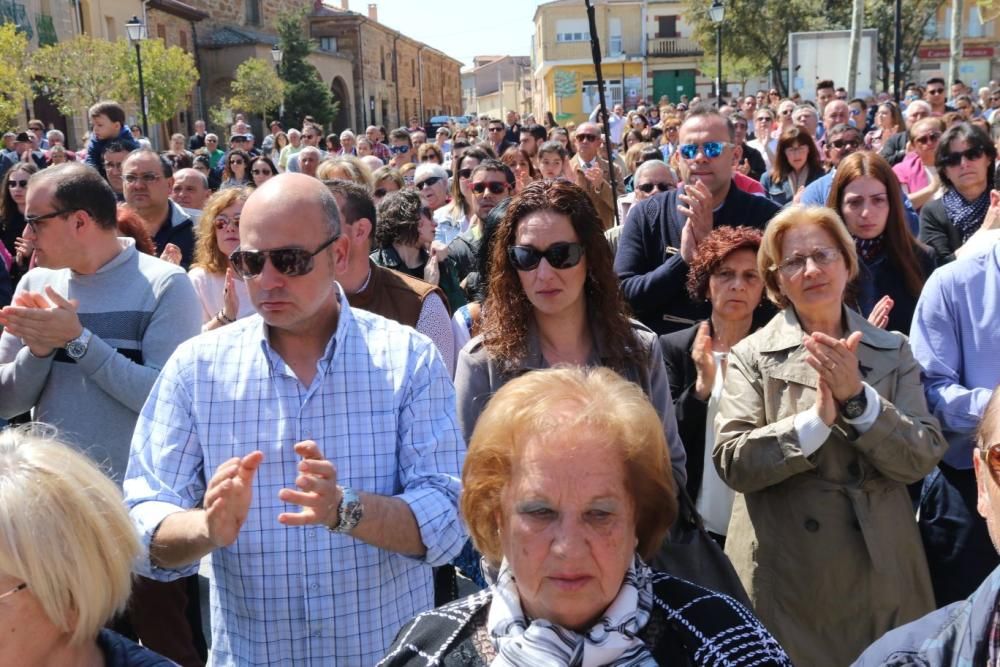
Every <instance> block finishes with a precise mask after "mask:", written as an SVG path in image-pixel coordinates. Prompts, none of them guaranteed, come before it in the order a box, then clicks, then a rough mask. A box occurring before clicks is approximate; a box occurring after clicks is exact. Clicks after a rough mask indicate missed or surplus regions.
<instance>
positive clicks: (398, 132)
mask: <svg viewBox="0 0 1000 667" xmlns="http://www.w3.org/2000/svg"><path fill="white" fill-rule="evenodd" d="M389 139H390V141H391V140H392V139H399V140H400V141H405V142H406V145H407V146H410V147H411V148H412V147H413V138H412V137H411V136H410V133H409V132H407V131H406V130H405V129H403V128H401V127H397V128H396V129H395V130H393V131H392V132H390V133H389Z"/></svg>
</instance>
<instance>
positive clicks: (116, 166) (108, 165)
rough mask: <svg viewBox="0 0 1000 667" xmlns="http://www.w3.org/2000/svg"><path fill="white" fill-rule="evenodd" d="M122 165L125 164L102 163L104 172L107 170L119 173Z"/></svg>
mask: <svg viewBox="0 0 1000 667" xmlns="http://www.w3.org/2000/svg"><path fill="white" fill-rule="evenodd" d="M123 164H125V162H124V161H122V162H105V163H104V171H107V170H108V169H114V170H115V171H121V170H122V165H123Z"/></svg>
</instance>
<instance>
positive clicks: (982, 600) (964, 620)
mask: <svg viewBox="0 0 1000 667" xmlns="http://www.w3.org/2000/svg"><path fill="white" fill-rule="evenodd" d="M998 592H1000V568H997V569H995V570H993V574H991V575H990V576H989V577H987V578H986V581H984V582H983V583H982V585H980V586H979V588H977V589H976V591H975V592H974V593H973V594H972V595H971V596H969V598H968V599H967V600H960V601H959V602H953V603H952V604H950V605H948V606H947V607H942V608H941V609H938V610H937V611H933V612H931V613H929V614H927V615H926V616H924V617H923V618H918V619H917V620H915V621H913V622H912V623H907V624H906V625H904V626H903V627H900V628H896V629H895V630H893V631H891V632H887V633H886V634H885V635H883V637H882V638H881V639H879V640H878V641H877V642H875V643H874V644H872V645H871V646H869V647H868V649H867V650H866V651H865V652H864V653H862V654H861V657H860V658H858V660H857V662H855V663H854V666H853V667H875V666H876V665H880V666H883V667H903V666H904V665H905V666H906V667H977V666H978V665H985V664H986V659H987V642H986V633H987V631H988V628H989V624H990V616H991V615H992V614H993V606H994V605H995V604H996V600H997V594H998Z"/></svg>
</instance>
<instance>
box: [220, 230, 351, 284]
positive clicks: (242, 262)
mask: <svg viewBox="0 0 1000 667" xmlns="http://www.w3.org/2000/svg"><path fill="white" fill-rule="evenodd" d="M339 238H340V234H337V235H335V236H331V237H330V238H329V239H327V240H326V242H324V243H323V245H321V246H320V247H318V248H316V250H315V251H314V252H309V251H308V250H303V249H302V248H276V249H275V250H240V249H236V250H234V251H233V254H231V255H230V256H229V261H230V262H231V263H232V265H233V270H234V271H236V273H238V274H239V276H240V277H241V278H243V279H244V280H249V279H251V278H254V277H256V276H259V275H260V273H261V271H263V270H264V264H265V262H266V261H267V259H268V258H269V257H270V258H271V264H272V266H274V268H275V270H276V271H277V272H278V273H280V274H282V275H284V276H289V277H294V276H304V275H305V274H307V273H309V272H310V271H312V270H313V264H314V262H313V257H315V256H316V255H318V254H319V253H321V252H322V251H323V250H325V249H326V248H327V247H329V246H330V244H331V243H333V242H334V241H336V240H337V239H339Z"/></svg>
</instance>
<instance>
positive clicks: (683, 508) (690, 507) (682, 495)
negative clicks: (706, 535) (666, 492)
mask: <svg viewBox="0 0 1000 667" xmlns="http://www.w3.org/2000/svg"><path fill="white" fill-rule="evenodd" d="M678 490H679V492H678V494H677V499H678V500H679V501H680V502H679V505H680V513H681V516H685V515H686V516H687V518H688V520H690V521H691V523H692V524H694V526H695V528H697V529H698V530H700V531H702V532H707V531H706V530H705V522H704V521H702V519H701V514H699V513H698V510H697V509H696V508H695V505H694V501H693V500H692V499H691V496H690V495H688V492H687V488H686V487H685V486H683V485H680V486H678Z"/></svg>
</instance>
